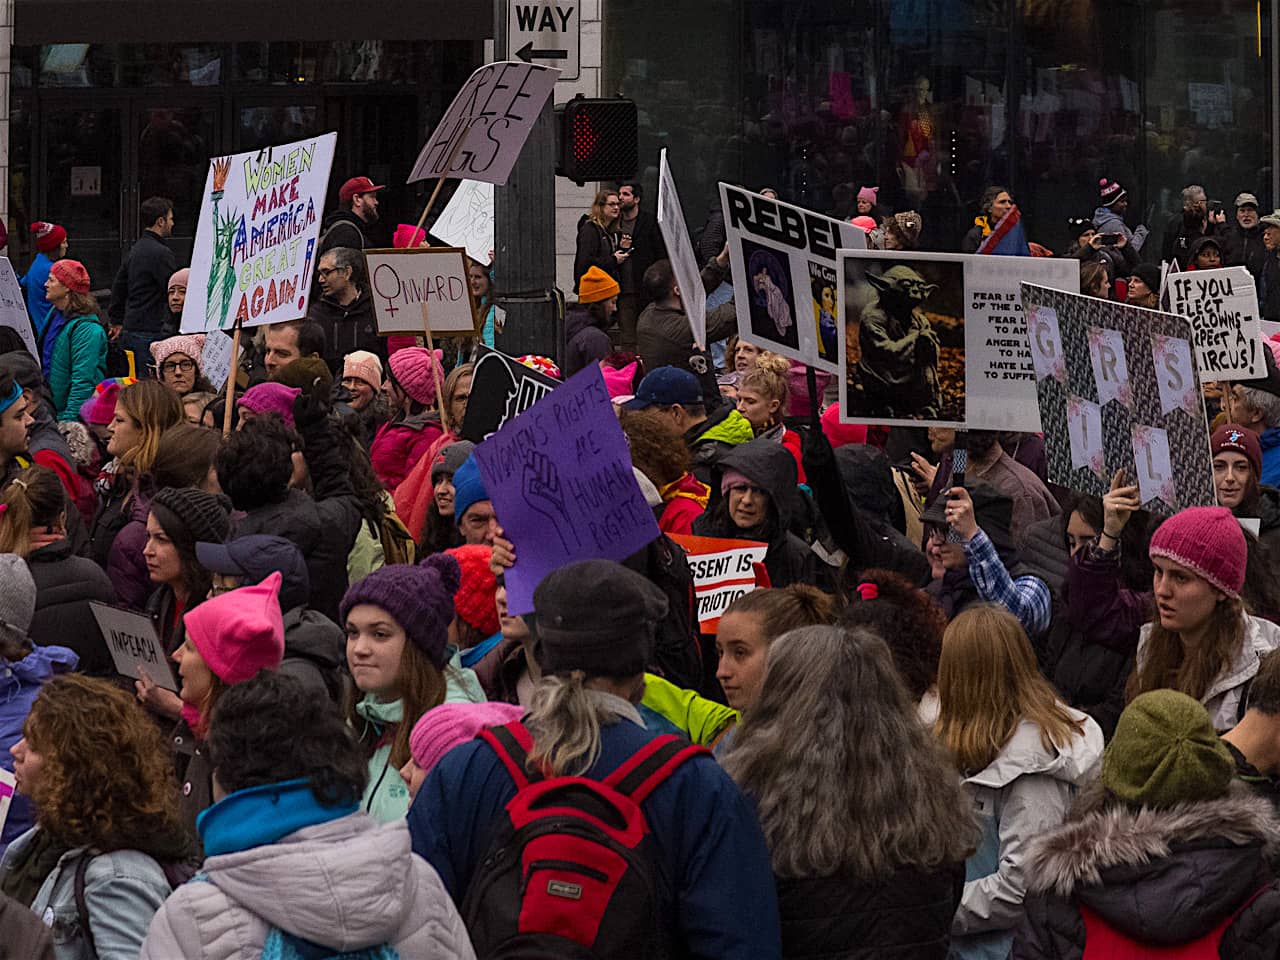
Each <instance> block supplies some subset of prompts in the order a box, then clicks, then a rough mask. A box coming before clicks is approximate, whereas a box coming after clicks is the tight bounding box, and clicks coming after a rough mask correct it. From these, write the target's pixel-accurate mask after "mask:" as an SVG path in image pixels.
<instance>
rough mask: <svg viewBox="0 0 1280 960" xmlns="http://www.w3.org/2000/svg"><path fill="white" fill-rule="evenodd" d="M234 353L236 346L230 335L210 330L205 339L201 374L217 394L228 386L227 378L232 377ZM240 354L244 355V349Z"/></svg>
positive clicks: (236, 359)
mask: <svg viewBox="0 0 1280 960" xmlns="http://www.w3.org/2000/svg"><path fill="white" fill-rule="evenodd" d="M232 353H234V345H233V344H232V342H231V336H230V334H228V333H226V332H224V331H221V330H210V331H209V334H208V336H206V337H205V341H204V350H203V352H202V353H201V354H200V372H201V373H203V374H204V376H205V379H206V380H208V381H209V383H211V384H212V385H213V389H214V391H215V392H221V390H222V388H223V387H225V386H226V385H227V377H229V376H230V375H231V367H232V357H231V355H232ZM240 353H241V355H243V354H244V348H243V347H241V348H240ZM239 361H240V358H239V357H236V358H235V363H236V364H237V365H238V364H239Z"/></svg>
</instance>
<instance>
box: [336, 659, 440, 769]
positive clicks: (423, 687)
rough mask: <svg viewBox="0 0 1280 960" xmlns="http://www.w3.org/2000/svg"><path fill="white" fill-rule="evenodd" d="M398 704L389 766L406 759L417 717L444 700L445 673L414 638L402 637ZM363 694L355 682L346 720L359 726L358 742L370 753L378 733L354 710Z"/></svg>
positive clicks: (353, 726) (352, 727) (407, 758)
mask: <svg viewBox="0 0 1280 960" xmlns="http://www.w3.org/2000/svg"><path fill="white" fill-rule="evenodd" d="M396 686H397V690H398V693H399V696H398V699H399V700H400V705H401V709H402V712H401V720H400V723H398V724H397V725H396V732H395V735H394V737H393V738H392V740H391V761H390V766H391V767H393V768H394V769H397V770H398V769H399V768H400V767H403V766H404V765H405V764H406V763H408V762H409V735H410V734H412V733H413V726H414V724H415V723H417V722H418V718H419V717H421V716H422V715H423V714H424V713H426V712H427V711H428V710H430V709H431V708H432V707H438V706H440V704H442V703H444V698H445V693H446V692H447V688H446V684H445V679H444V674H443V673H441V672H440V671H439V670H437V669H436V666H435V664H433V663H432V662H431V661H430V660H428V659H427V658H426V657H425V656H424V655H423V653H422V651H421V650H419V649H418V648H417V647H416V646H414V644H413V642H412V641H411V640H410V639H409V638H408V637H405V641H404V649H403V650H401V651H400V670H399V673H398V675H397V679H396ZM362 696H363V695H362V694H361V693H360V691H359V690H357V689H355V688H354V686H353V687H352V689H351V695H350V696H349V697H348V698H347V711H346V712H347V722H348V723H349V724H350V725H351V729H353V730H360V731H361V734H360V742H361V744H362V745H363V746H364V748H365V751H366V752H367V753H368V754H369V755H372V754H373V752H374V750H375V749H376V744H377V740H378V737H377V735H376V734H374V732H373V730H372V728H371V727H370V725H369V724H368V723H366V722H365V720H364V718H363V717H361V716H360V714H359V713H357V712H356V704H358V703H359V702H360V700H361V699H362Z"/></svg>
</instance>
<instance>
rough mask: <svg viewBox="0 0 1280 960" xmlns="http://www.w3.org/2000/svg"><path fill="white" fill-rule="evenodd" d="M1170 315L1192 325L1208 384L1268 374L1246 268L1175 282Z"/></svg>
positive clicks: (1194, 274) (1193, 274)
mask: <svg viewBox="0 0 1280 960" xmlns="http://www.w3.org/2000/svg"><path fill="white" fill-rule="evenodd" d="M1169 309H1170V312H1172V313H1175V314H1177V315H1178V316H1180V317H1186V318H1187V319H1188V320H1190V321H1191V330H1192V333H1193V335H1194V337H1195V340H1194V343H1193V345H1194V346H1195V350H1196V363H1197V365H1198V366H1199V368H1200V378H1201V380H1202V381H1204V382H1211V381H1217V380H1256V379H1258V378H1259V377H1265V376H1266V375H1267V361H1266V357H1264V356H1263V354H1262V351H1263V349H1264V347H1263V344H1262V336H1263V333H1262V320H1261V316H1260V315H1259V312H1258V293H1257V290H1256V289H1255V288H1254V284H1253V276H1252V275H1251V274H1250V273H1249V271H1248V270H1247V269H1245V268H1244V267H1223V268H1221V269H1219V270H1191V271H1188V272H1186V273H1177V274H1174V275H1173V276H1171V277H1170V278H1169Z"/></svg>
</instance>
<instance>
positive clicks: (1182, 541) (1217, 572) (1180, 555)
mask: <svg viewBox="0 0 1280 960" xmlns="http://www.w3.org/2000/svg"><path fill="white" fill-rule="evenodd" d="M1148 552H1149V553H1150V554H1151V556H1152V557H1164V558H1165V559H1167V560H1172V561H1173V562H1174V563H1177V564H1181V565H1182V566H1184V567H1187V568H1188V569H1190V570H1191V571H1193V572H1194V573H1195V574H1197V575H1198V576H1200V577H1202V578H1203V579H1205V580H1207V581H1208V582H1209V583H1210V584H1211V585H1212V586H1214V587H1216V588H1217V589H1219V590H1221V591H1222V592H1223V593H1225V594H1226V595H1227V596H1229V597H1239V596H1240V589H1241V587H1243V586H1244V567H1245V562H1246V560H1247V558H1248V546H1247V545H1246V544H1245V540H1244V531H1242V530H1241V529H1240V523H1239V521H1237V520H1236V518H1235V517H1234V516H1233V515H1232V513H1231V511H1230V510H1228V509H1227V508H1226V507H1188V508H1187V509H1186V510H1182V511H1180V512H1178V513H1175V514H1174V515H1173V516H1172V517H1170V518H1169V519H1168V520H1166V521H1165V522H1164V523H1162V524H1161V525H1160V529H1159V530H1157V531H1156V532H1155V536H1153V537H1152V538H1151V547H1150V550H1149V551H1148Z"/></svg>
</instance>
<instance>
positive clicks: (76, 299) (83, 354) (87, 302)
mask: <svg viewBox="0 0 1280 960" xmlns="http://www.w3.org/2000/svg"><path fill="white" fill-rule="evenodd" d="M44 288H45V296H46V297H48V298H49V303H51V304H52V305H53V306H52V307H51V308H50V310H49V319H48V321H47V322H46V323H45V327H44V336H43V337H41V341H40V354H41V361H42V363H43V365H44V372H45V376H46V377H47V378H48V380H49V391H50V393H52V394H53V398H52V399H53V408H54V410H55V411H57V413H56V414H55V415H56V417H57V419H59V420H75V419H76V416H77V415H78V414H79V412H80V405H81V404H82V403H84V402H85V401H86V400H88V399H89V398H90V397H91V396H93V390H94V388H95V387H96V386H97V385H98V384H99V383H101V382H102V381H103V380H104V379H106V376H107V325H106V323H104V322H103V320H102V319H101V317H100V316H99V310H100V308H99V307H98V301H97V300H95V299H94V298H93V296H92V295H91V294H90V293H89V271H88V270H86V269H85V268H84V264H82V263H80V262H79V261H78V260H59V261H58V262H57V263H55V264H54V265H53V266H52V267H50V268H49V279H48V280H46V281H45V285H44Z"/></svg>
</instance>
